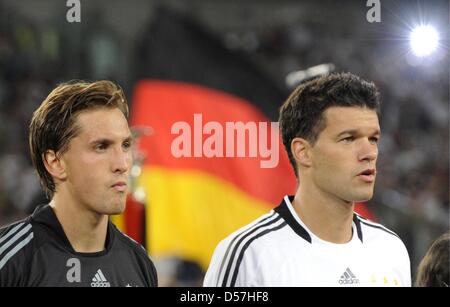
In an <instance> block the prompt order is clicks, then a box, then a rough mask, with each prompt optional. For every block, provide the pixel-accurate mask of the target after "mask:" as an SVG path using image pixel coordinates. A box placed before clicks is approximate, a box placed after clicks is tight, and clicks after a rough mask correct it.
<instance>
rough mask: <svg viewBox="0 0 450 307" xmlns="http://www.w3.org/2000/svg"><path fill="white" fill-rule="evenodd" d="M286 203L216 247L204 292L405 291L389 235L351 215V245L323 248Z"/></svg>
mask: <svg viewBox="0 0 450 307" xmlns="http://www.w3.org/2000/svg"><path fill="white" fill-rule="evenodd" d="M292 199H293V197H288V196H286V197H285V198H284V199H283V201H282V203H281V204H280V205H279V206H278V207H277V208H275V209H273V210H272V211H271V212H270V213H268V214H266V215H264V216H262V217H260V218H259V219H257V220H256V221H254V222H253V223H251V224H249V225H247V226H245V227H243V228H241V229H240V230H238V231H236V232H234V233H233V234H231V235H230V236H228V237H227V238H225V239H224V240H223V241H221V242H220V243H219V245H218V246H217V248H216V250H215V251H214V254H213V257H212V260H211V263H210V266H209V268H208V271H207V273H206V276H205V280H204V286H207V287H216V286H218V287H248V286H259V287H277V286H332V287H334V286H337V287H339V286H408V287H409V286H411V271H410V260H409V256H408V252H407V250H406V248H405V245H404V244H403V242H402V241H401V239H400V238H399V237H398V236H397V235H396V234H395V233H393V232H392V231H390V230H388V229H387V228H385V227H384V226H382V225H380V224H376V223H373V222H370V221H368V220H366V219H364V218H362V217H361V216H359V215H357V214H354V217H353V226H352V227H353V236H352V239H351V240H350V241H349V242H348V243H345V244H334V243H330V242H326V241H324V240H321V239H320V238H318V237H317V236H315V235H314V234H313V233H312V232H311V231H310V230H309V229H308V228H307V227H306V226H305V224H304V223H303V222H302V221H301V220H300V218H299V216H298V215H297V214H296V212H295V211H294V208H293V206H292V204H291V201H292Z"/></svg>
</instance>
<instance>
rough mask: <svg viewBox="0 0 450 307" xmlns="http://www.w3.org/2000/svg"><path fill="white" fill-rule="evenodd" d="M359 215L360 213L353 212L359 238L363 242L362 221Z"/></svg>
mask: <svg viewBox="0 0 450 307" xmlns="http://www.w3.org/2000/svg"><path fill="white" fill-rule="evenodd" d="M358 217H359V215H357V214H356V213H354V214H353V222H354V223H355V225H356V232H357V234H358V238H359V240H361V242H363V234H362V229H361V222H360V220H359V218H358Z"/></svg>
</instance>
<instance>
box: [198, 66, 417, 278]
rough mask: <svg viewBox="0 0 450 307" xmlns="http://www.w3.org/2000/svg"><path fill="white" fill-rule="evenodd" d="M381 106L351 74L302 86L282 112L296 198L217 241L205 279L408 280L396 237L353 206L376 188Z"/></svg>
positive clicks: (407, 263) (371, 90)
mask: <svg viewBox="0 0 450 307" xmlns="http://www.w3.org/2000/svg"><path fill="white" fill-rule="evenodd" d="M378 113H379V93H378V91H377V89H376V87H375V85H374V84H373V83H369V82H366V81H364V80H362V79H360V78H359V77H357V76H355V75H352V74H350V73H342V74H329V75H327V76H324V77H320V78H317V79H314V80H312V81H309V82H306V83H304V84H301V85H300V86H298V87H297V88H296V89H295V91H294V92H293V93H292V94H291V95H290V97H289V98H288V99H287V101H286V102H285V103H284V104H283V106H282V107H281V110H280V120H279V121H280V130H281V133H282V137H283V143H284V146H285V148H286V151H287V153H288V156H289V159H290V161H291V164H292V166H293V168H294V171H295V174H296V176H297V178H298V181H299V185H298V188H297V191H296V193H295V196H286V197H284V199H283V200H282V201H281V204H280V205H279V206H278V207H276V208H275V209H274V210H272V211H271V212H270V213H268V214H266V215H264V216H262V217H260V218H259V219H257V220H256V221H254V222H253V223H251V224H249V225H247V226H245V227H243V228H242V229H240V230H238V231H236V232H235V233H233V234H231V235H230V236H228V237H227V238H225V239H224V240H223V241H222V242H220V244H219V245H218V246H217V248H216V250H215V252H214V255H213V257H212V260H211V263H210V266H209V269H208V272H207V274H206V276H205V280H204V286H225V287H234V286H410V285H411V274H410V260H409V256H408V252H407V250H406V248H405V246H404V244H403V242H402V241H401V239H400V238H399V237H398V236H397V235H396V234H395V233H393V232H392V231H390V230H388V229H386V228H385V227H383V226H382V225H380V224H376V223H373V222H370V221H368V220H366V219H364V218H362V217H360V216H358V215H357V214H355V213H354V204H355V202H360V201H367V200H369V199H370V198H372V195H373V188H374V183H375V177H376V161H377V156H378V141H379V138H380V134H381V132H380V126H379V121H378ZM262 188H264V187H262Z"/></svg>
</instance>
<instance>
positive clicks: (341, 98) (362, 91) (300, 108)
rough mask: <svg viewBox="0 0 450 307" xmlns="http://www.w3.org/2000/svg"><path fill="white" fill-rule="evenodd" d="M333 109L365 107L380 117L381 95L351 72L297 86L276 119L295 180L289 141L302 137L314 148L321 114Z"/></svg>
mask: <svg viewBox="0 0 450 307" xmlns="http://www.w3.org/2000/svg"><path fill="white" fill-rule="evenodd" d="M333 106H339V107H354V106H358V107H366V108H369V109H372V110H375V111H376V112H377V114H378V115H379V113H380V112H379V106H380V95H379V92H378V90H377V88H376V86H375V84H373V83H372V82H367V81H365V80H362V79H361V78H359V77H358V76H355V75H353V74H351V73H332V74H328V75H325V76H322V77H318V78H316V79H313V80H311V81H307V82H305V83H303V84H300V85H299V86H298V87H297V88H296V89H295V90H294V91H293V92H292V94H291V95H290V96H289V98H288V99H287V100H286V101H285V102H284V104H283V105H282V106H281V109H280V118H279V124H280V130H281V135H282V138H283V144H284V147H285V149H286V151H287V153H288V156H289V161H290V162H291V164H292V167H293V168H294V171H295V175H296V176H297V177H298V170H297V165H296V162H295V159H294V157H293V155H292V152H291V143H292V140H293V139H294V138H296V137H301V138H304V139H306V140H308V141H309V142H310V143H311V144H313V145H314V144H315V142H316V140H317V138H318V136H319V134H320V132H322V130H323V129H325V125H326V123H325V120H324V117H323V113H324V112H325V110H326V109H328V108H329V107H333Z"/></svg>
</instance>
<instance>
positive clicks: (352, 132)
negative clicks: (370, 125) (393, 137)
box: [337, 129, 381, 137]
mask: <svg viewBox="0 0 450 307" xmlns="http://www.w3.org/2000/svg"><path fill="white" fill-rule="evenodd" d="M345 134H350V135H358V134H359V131H358V130H356V129H348V130H344V131H342V132H341V133H339V134H338V135H337V137H340V136H343V135H345ZM372 135H381V131H380V130H379V129H376V130H375V131H374V132H373V133H372Z"/></svg>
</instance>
